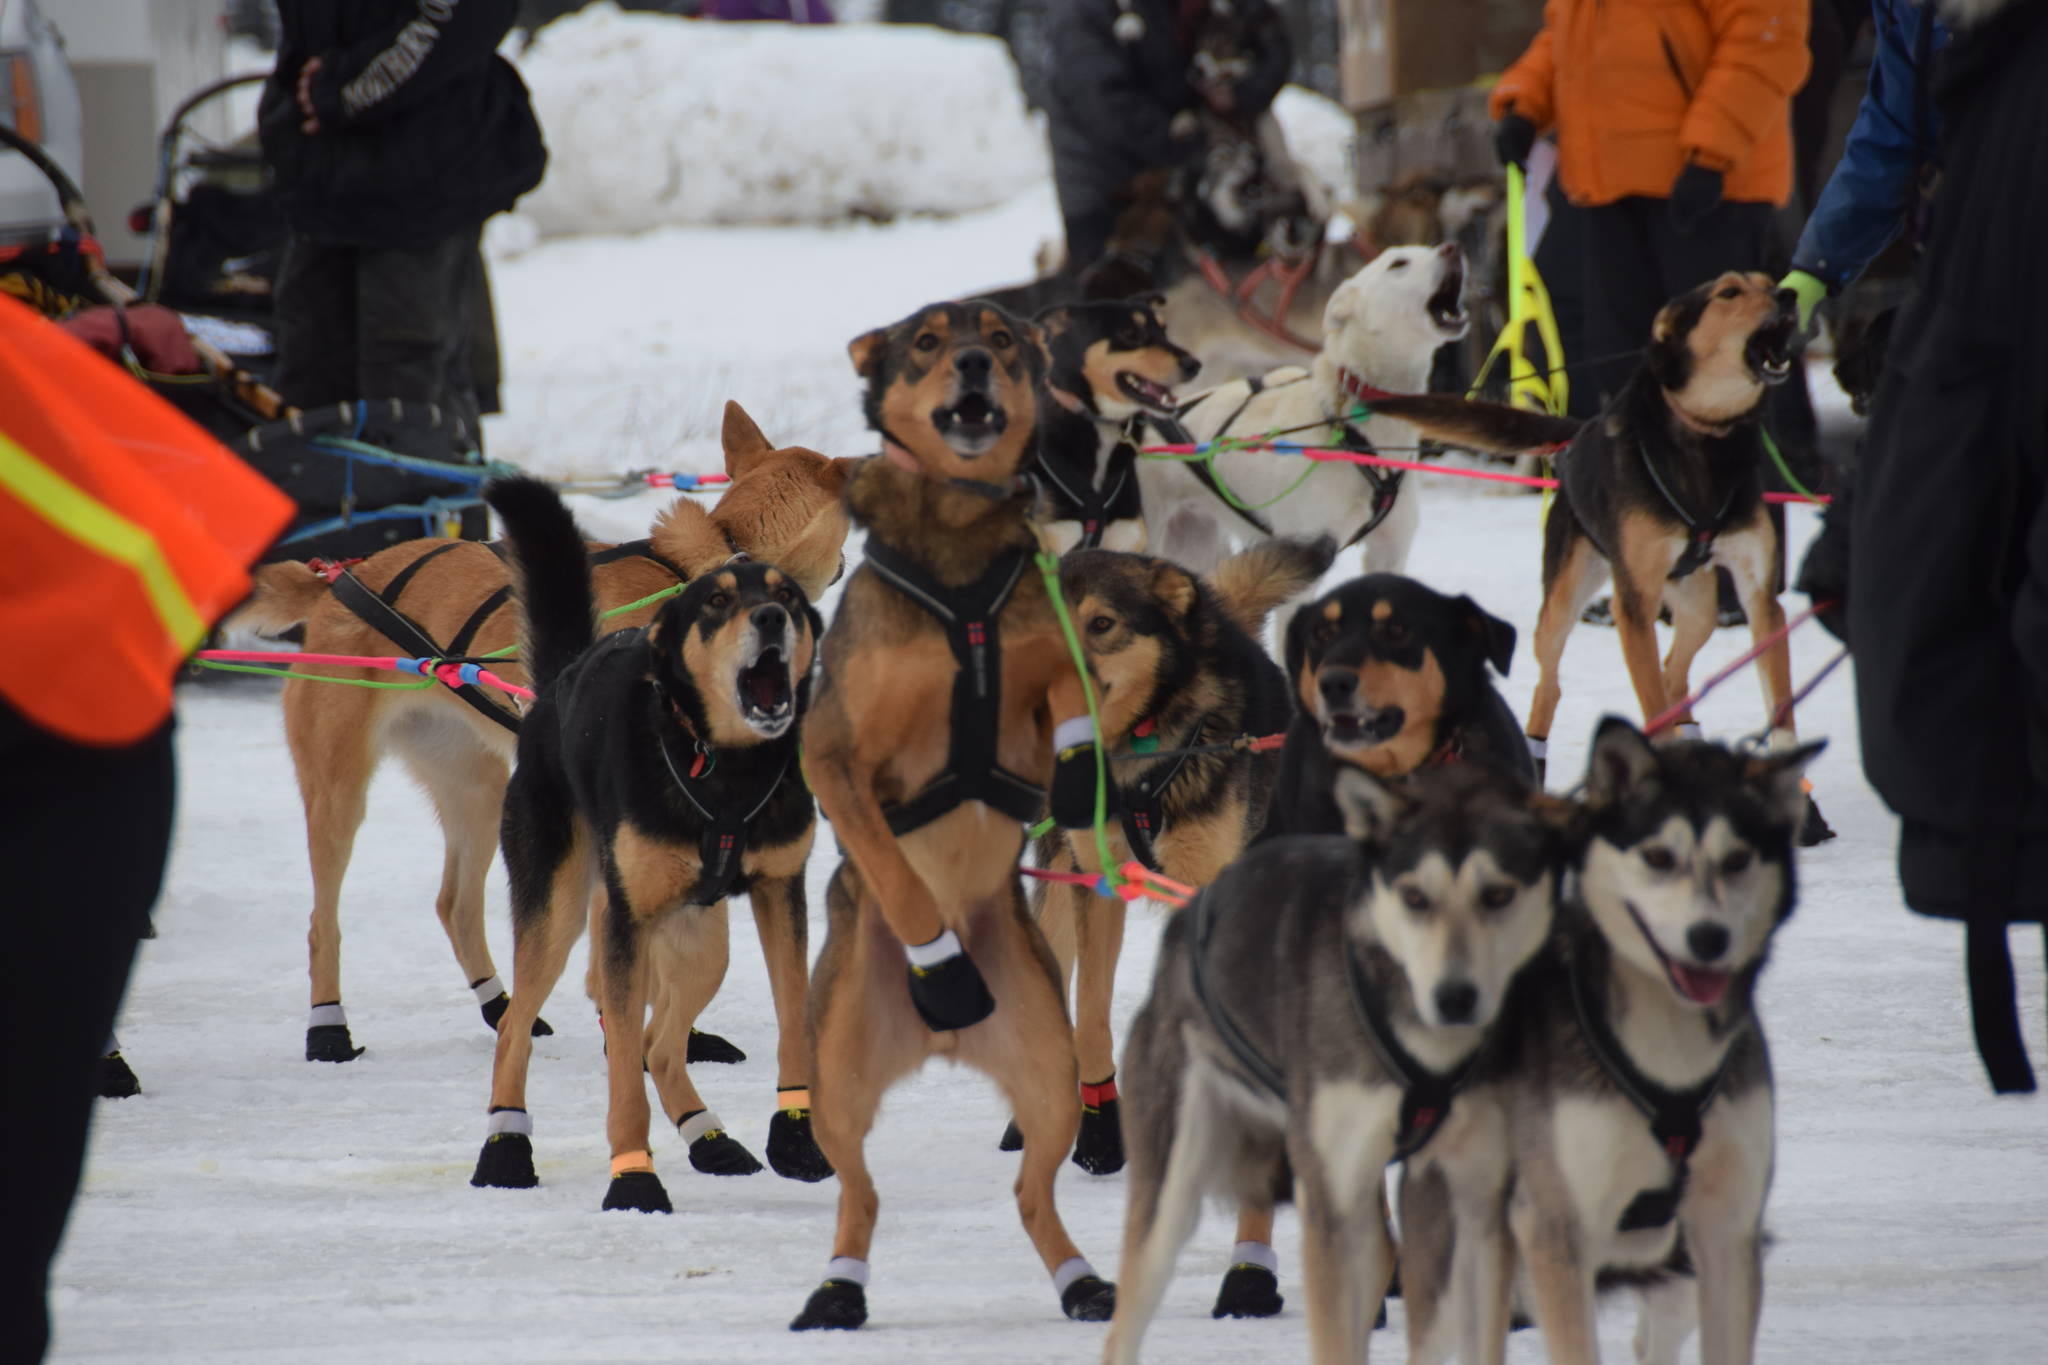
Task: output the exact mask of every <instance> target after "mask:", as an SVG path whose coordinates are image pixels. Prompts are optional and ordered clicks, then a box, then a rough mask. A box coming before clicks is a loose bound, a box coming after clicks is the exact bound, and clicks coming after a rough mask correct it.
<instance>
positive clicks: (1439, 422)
mask: <svg viewBox="0 0 2048 1365" xmlns="http://www.w3.org/2000/svg"><path fill="white" fill-rule="evenodd" d="M1371 406H1372V412H1373V415H1374V416H1376V417H1393V418H1396V419H1398V420H1400V421H1403V422H1406V423H1408V424H1409V425H1410V426H1412V427H1414V428H1415V429H1416V430H1417V431H1418V432H1420V433H1422V434H1423V435H1424V436H1427V437H1429V438H1430V439H1431V440H1435V441H1442V442H1443V443H1444V444H1445V445H1447V446H1456V447H1458V448H1459V449H1460V450H1476V451H1478V452H1479V453H1480V454H1482V455H1522V454H1527V453H1530V452H1533V451H1541V450H1551V449H1555V448H1556V447H1558V446H1562V445H1566V444H1568V443H1569V442H1570V441H1571V439H1572V437H1574V436H1576V435H1578V434H1579V428H1580V427H1582V426H1584V425H1585V423H1583V422H1580V421H1579V420H1577V419H1576V418H1571V417H1552V416H1550V415H1549V414H1548V413H1543V412H1530V411H1529V410H1528V409H1527V408H1511V407H1509V406H1507V405H1506V404H1505V403H1482V402H1479V401H1477V400H1474V399H1467V398H1459V397H1457V396H1456V395H1454V394H1448V393H1418V394H1396V395H1389V396H1387V397H1385V398H1375V399H1373V400H1372V405H1371Z"/></svg>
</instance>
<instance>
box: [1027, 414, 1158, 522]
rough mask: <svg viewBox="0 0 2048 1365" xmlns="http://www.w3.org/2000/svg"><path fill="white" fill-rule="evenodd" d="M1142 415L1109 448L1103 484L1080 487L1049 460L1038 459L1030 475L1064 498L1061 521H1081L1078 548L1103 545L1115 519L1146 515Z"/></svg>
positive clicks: (1058, 518) (1085, 484)
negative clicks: (1140, 476)
mask: <svg viewBox="0 0 2048 1365" xmlns="http://www.w3.org/2000/svg"><path fill="white" fill-rule="evenodd" d="M1143 423H1144V419H1143V418H1142V417H1134V418H1132V419H1131V420H1130V421H1129V422H1127V423H1125V424H1124V430H1123V434H1122V436H1121V437H1120V438H1119V439H1118V440H1117V443H1116V445H1115V446H1113V447H1112V448H1111V449H1110V452H1109V459H1108V461H1107V462H1106V463H1105V464H1104V466H1103V470H1102V486H1101V487H1100V488H1097V487H1096V486H1095V485H1094V484H1093V483H1092V482H1090V481H1088V480H1086V479H1083V480H1082V481H1081V487H1080V488H1079V489H1078V490H1077V489H1076V488H1074V486H1073V485H1072V484H1069V483H1068V482H1067V481H1066V480H1065V479H1063V478H1061V477H1060V476H1059V471H1057V470H1055V469H1054V468H1053V467H1052V465H1051V464H1050V463H1048V462H1047V461H1045V460H1042V459H1041V460H1040V461H1039V462H1038V467H1037V468H1036V469H1035V470H1034V471H1033V472H1032V475H1031V477H1034V478H1036V477H1039V476H1041V475H1042V476H1043V477H1044V478H1045V481H1046V482H1047V483H1049V484H1051V485H1052V488H1053V490H1054V491H1056V492H1057V493H1058V494H1059V496H1060V497H1061V498H1062V499H1064V500H1065V501H1064V504H1063V505H1062V506H1061V507H1060V508H1059V511H1060V513H1061V514H1062V515H1060V516H1059V517H1057V518H1056V519H1057V520H1060V521H1069V520H1071V521H1078V522H1080V523H1081V539H1080V542H1079V543H1078V544H1077V545H1076V546H1075V547H1074V548H1075V549H1078V550H1093V549H1095V548H1097V547H1098V546H1100V545H1101V544H1102V533H1103V531H1104V530H1105V529H1106V528H1107V527H1108V526H1109V524H1110V523H1111V522H1114V521H1132V520H1135V519H1137V518H1139V517H1142V516H1144V514H1145V508H1144V504H1143V503H1142V502H1141V501H1140V500H1139V496H1138V481H1137V478H1136V477H1135V475H1136V472H1137V463H1138V445H1137V437H1138V434H1139V432H1140V430H1141V428H1142V426H1143Z"/></svg>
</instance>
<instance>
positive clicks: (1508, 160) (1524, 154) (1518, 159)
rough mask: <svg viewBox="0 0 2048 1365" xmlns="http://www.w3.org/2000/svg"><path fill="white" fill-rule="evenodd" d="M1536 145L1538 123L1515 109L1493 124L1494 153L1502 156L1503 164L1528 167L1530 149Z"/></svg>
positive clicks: (1520, 168)
mask: <svg viewBox="0 0 2048 1365" xmlns="http://www.w3.org/2000/svg"><path fill="white" fill-rule="evenodd" d="M1535 145H1536V125H1535V124H1533V123H1531V122H1529V120H1527V119H1525V118H1523V117H1522V116H1521V115H1520V114H1517V113H1515V112H1514V111H1513V110H1509V111H1508V113H1507V114H1506V115H1504V116H1503V117H1502V118H1501V121H1500V122H1499V123H1496V124H1494V125H1493V154H1494V155H1495V156H1497V157H1499V158H1500V164H1501V165H1503V166H1513V167H1515V168H1516V169H1518V170H1525V169H1527V168H1528V165H1529V149H1530V148H1532V147H1534V146H1535Z"/></svg>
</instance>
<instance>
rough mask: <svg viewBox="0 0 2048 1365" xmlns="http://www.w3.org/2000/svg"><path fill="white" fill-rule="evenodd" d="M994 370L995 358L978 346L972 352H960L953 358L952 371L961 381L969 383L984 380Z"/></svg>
mask: <svg viewBox="0 0 2048 1365" xmlns="http://www.w3.org/2000/svg"><path fill="white" fill-rule="evenodd" d="M994 368H995V357H994V356H992V355H990V354H989V353H988V352H987V351H984V350H982V349H981V348H980V347H978V346H977V347H975V348H974V349H973V350H968V351H962V352H961V353H960V354H958V355H956V356H954V357H953V369H954V370H955V371H956V372H958V374H959V375H960V377H961V378H962V379H965V380H968V381H970V382H972V381H976V380H986V379H987V378H988V376H989V371H990V370H992V369H994Z"/></svg>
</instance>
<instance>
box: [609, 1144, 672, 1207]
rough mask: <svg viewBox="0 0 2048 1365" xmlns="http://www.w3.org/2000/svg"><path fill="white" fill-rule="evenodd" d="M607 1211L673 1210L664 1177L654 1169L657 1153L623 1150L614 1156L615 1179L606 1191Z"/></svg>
mask: <svg viewBox="0 0 2048 1365" xmlns="http://www.w3.org/2000/svg"><path fill="white" fill-rule="evenodd" d="M602 1207H603V1208H604V1209H605V1210H606V1211H608V1212H609V1211H612V1210H623V1211H625V1212H628V1213H674V1212H675V1211H676V1209H675V1205H673V1204H671V1203H669V1202H668V1191H667V1190H666V1189H664V1188H662V1184H661V1177H660V1176H658V1175H656V1174H655V1173H654V1157H653V1156H652V1155H651V1154H650V1153H647V1152H621V1153H619V1154H618V1155H617V1156H615V1157H613V1158H612V1183H611V1185H610V1187H609V1188H607V1189H606V1190H605V1192H604V1204H603V1206H602Z"/></svg>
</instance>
